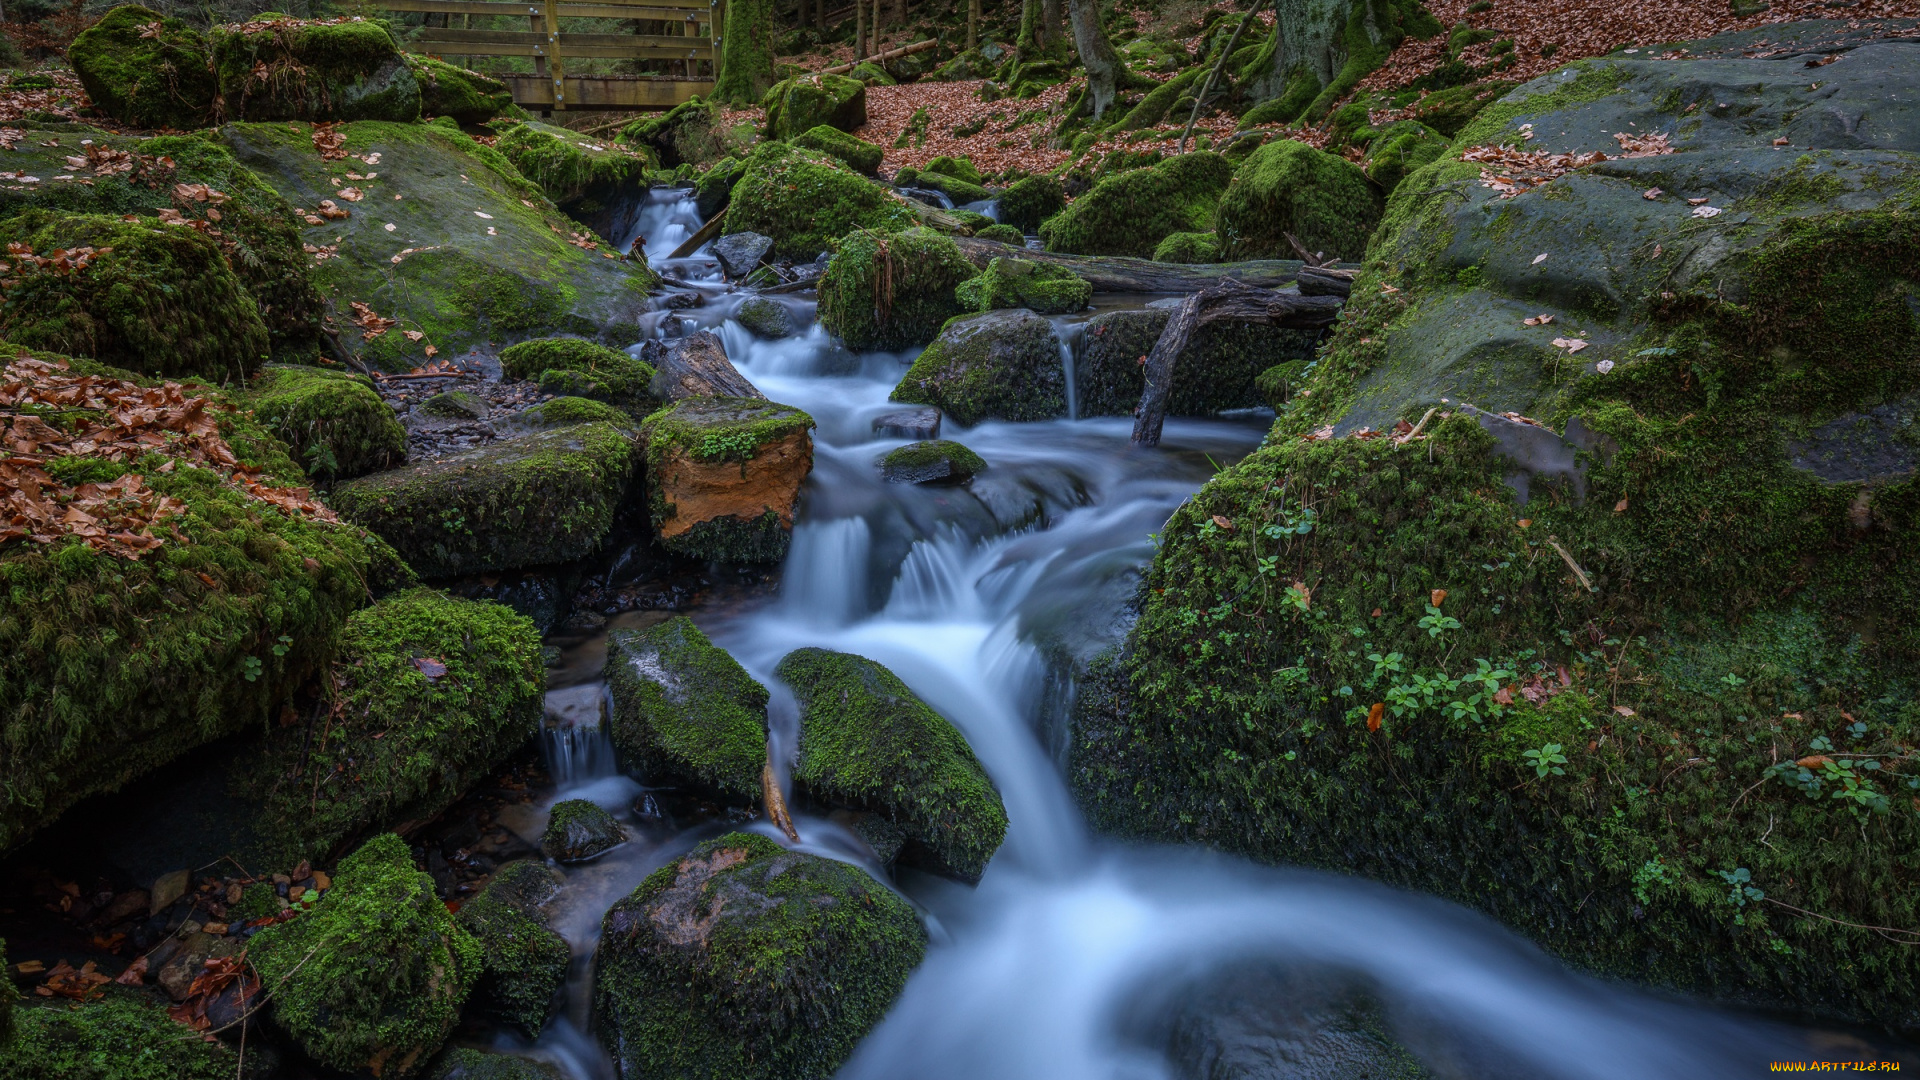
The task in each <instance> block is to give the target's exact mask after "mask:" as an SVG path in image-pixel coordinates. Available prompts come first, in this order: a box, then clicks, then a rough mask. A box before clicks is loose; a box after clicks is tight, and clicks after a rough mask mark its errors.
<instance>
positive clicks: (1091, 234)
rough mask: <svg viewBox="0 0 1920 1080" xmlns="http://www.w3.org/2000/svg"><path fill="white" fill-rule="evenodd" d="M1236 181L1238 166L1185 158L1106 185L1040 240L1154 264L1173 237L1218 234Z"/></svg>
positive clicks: (1207, 157)
mask: <svg viewBox="0 0 1920 1080" xmlns="http://www.w3.org/2000/svg"><path fill="white" fill-rule="evenodd" d="M1232 178H1233V166H1232V164H1230V163H1229V162H1228V161H1227V159H1225V158H1223V157H1221V156H1220V155H1219V154H1215V153H1212V152H1211V151H1196V152H1194V153H1191V154H1181V155H1180V156H1178V157H1173V158H1168V159H1167V160H1165V161H1163V162H1161V163H1160V164H1158V165H1156V166H1154V167H1153V168H1150V169H1133V170H1131V171H1128V172H1123V173H1119V174H1117V175H1114V176H1109V177H1107V178H1106V179H1104V180H1101V181H1100V182H1099V183H1097V184H1095V185H1094V186H1093V190H1091V191H1089V192H1087V193H1086V194H1085V195H1082V196H1081V197H1080V198H1078V199H1075V200H1074V201H1073V204H1072V205H1070V206H1068V207H1067V208H1066V209H1065V210H1062V211H1061V212H1059V213H1057V214H1055V215H1053V216H1052V217H1051V218H1049V219H1048V220H1047V222H1046V224H1044V225H1042V226H1040V236H1041V238H1042V239H1044V240H1046V242H1047V250H1048V251H1064V252H1070V253H1073V254H1076V255H1132V256H1134V257H1136V258H1141V259H1149V258H1152V257H1153V249H1154V248H1155V247H1157V246H1158V245H1159V243H1160V241H1161V240H1164V239H1166V237H1167V236H1168V235H1169V234H1172V233H1177V232H1205V231H1206V230H1208V229H1210V228H1212V227H1213V211H1214V207H1215V206H1216V205H1217V204H1218V203H1219V201H1220V195H1221V193H1222V192H1224V191H1226V190H1227V184H1228V181H1230V180H1231V179H1232ZM1362 183H1365V181H1364V180H1363V181H1362Z"/></svg>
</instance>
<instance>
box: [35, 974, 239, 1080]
mask: <svg viewBox="0 0 1920 1080" xmlns="http://www.w3.org/2000/svg"><path fill="white" fill-rule="evenodd" d="M9 989H11V980H9ZM108 989H109V991H110V992H109V993H108V994H107V996H106V997H104V998H102V999H100V1000H98V1001H93V1002H89V1003H87V1004H85V1005H68V1004H66V1003H64V1002H62V1003H60V1004H55V1005H44V1006H39V1007H33V1006H25V1007H21V1008H18V1009H12V1010H11V1011H12V1012H13V1013H14V1021H13V1023H14V1028H15V1032H14V1038H13V1040H12V1041H11V1042H7V1041H5V1040H0V1071H4V1072H5V1073H6V1075H7V1076H8V1077H9V1078H12V1080H151V1078H154V1077H165V1078H166V1080H231V1078H232V1077H234V1076H237V1075H239V1072H240V1059H239V1057H238V1055H236V1054H234V1052H233V1051H231V1050H229V1049H228V1048H227V1047H226V1045H225V1044H223V1043H218V1042H213V1043H208V1042H202V1041H200V1040H199V1039H195V1038H183V1036H184V1035H189V1034H190V1032H189V1031H188V1029H187V1028H186V1027H184V1026H182V1025H180V1024H177V1023H175V1022H174V1021H173V1018H172V1017H170V1016H168V1015H167V1010H166V1008H165V1007H164V1006H162V1005H160V1004H157V1003H156V1002H155V1001H153V1000H152V999H151V998H149V997H147V996H146V995H145V994H143V993H140V992H137V991H131V990H122V989H120V988H118V987H109V988H108Z"/></svg>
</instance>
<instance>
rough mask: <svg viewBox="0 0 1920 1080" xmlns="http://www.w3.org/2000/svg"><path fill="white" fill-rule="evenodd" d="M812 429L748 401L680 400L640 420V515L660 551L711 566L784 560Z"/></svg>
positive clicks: (796, 413)
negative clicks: (643, 498)
mask: <svg viewBox="0 0 1920 1080" xmlns="http://www.w3.org/2000/svg"><path fill="white" fill-rule="evenodd" d="M812 430H813V417H811V416H808V415H807V414H806V413H803V412H801V411H800V410H799V409H795V408H792V407H791V406H787V405H780V404H777V403H775V402H771V401H765V400H761V399H756V398H726V397H690V398H683V399H681V400H679V401H676V402H674V403H673V405H672V406H671V407H669V408H666V409H663V410H661V411H660V412H657V413H655V414H654V415H652V416H650V417H648V418H647V423H646V427H645V428H644V429H643V431H642V434H641V440H642V442H644V443H645V445H646V455H647V457H646V460H647V509H648V511H649V513H650V514H651V515H652V518H653V530H654V535H656V536H658V537H659V538H660V544H661V546H662V547H665V548H666V549H667V550H668V551H672V552H675V553H677V554H681V555H688V556H692V557H694V558H697V559H708V560H711V561H715V562H733V563H766V562H779V561H780V560H781V559H783V558H785V557H786V554H787V545H788V543H789V542H791V540H792V539H793V509H794V503H795V502H796V501H797V500H798V499H799V497H800V484H801V482H802V481H804V480H805V479H806V478H807V473H809V472H811V471H812V470H813V435H812Z"/></svg>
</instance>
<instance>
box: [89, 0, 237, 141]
mask: <svg viewBox="0 0 1920 1080" xmlns="http://www.w3.org/2000/svg"><path fill="white" fill-rule="evenodd" d="M156 22H158V23H159V24H160V33H159V34H158V35H156V36H154V37H147V36H145V31H146V28H147V27H149V26H151V25H153V24H154V23H156ZM67 58H68V60H69V61H71V62H72V64H73V70H74V73H75V74H77V75H79V76H80V85H82V86H84V87H86V89H87V96H88V97H89V98H91V99H93V103H94V105H95V106H96V107H97V108H98V109H99V110H100V111H101V112H103V113H105V114H107V115H108V116H111V117H113V118H114V119H115V120H119V121H121V122H122V123H126V124H132V125H133V126H135V127H141V128H175V129H178V130H183V131H185V130H191V129H193V128H199V127H205V126H207V125H208V124H210V123H212V122H213V106H214V101H215V99H216V98H217V96H218V83H217V80H216V79H215V77H214V73H213V65H212V61H211V55H210V50H209V47H208V44H207V40H206V38H205V37H203V36H202V35H201V34H200V32H199V31H197V30H195V29H194V28H193V27H192V26H190V25H188V24H187V23H185V22H182V21H181V20H179V19H163V18H162V17H161V15H160V13H159V12H157V11H152V10H149V9H147V8H144V7H140V6H138V5H136V4H123V5H121V6H120V7H117V8H114V9H113V10H112V11H109V12H107V13H106V15H104V16H103V17H102V18H101V19H100V21H99V22H97V23H94V24H93V25H92V26H90V27H88V28H87V29H85V30H83V31H81V32H80V35H79V36H78V37H76V38H74V39H73V44H72V45H71V46H69V47H68V49H67Z"/></svg>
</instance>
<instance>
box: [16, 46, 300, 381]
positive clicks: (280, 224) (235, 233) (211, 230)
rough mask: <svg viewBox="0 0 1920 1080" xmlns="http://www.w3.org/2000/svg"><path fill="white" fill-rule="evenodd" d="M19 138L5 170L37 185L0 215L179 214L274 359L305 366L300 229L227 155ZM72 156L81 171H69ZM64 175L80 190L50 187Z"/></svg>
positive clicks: (143, 143) (269, 191)
mask: <svg viewBox="0 0 1920 1080" xmlns="http://www.w3.org/2000/svg"><path fill="white" fill-rule="evenodd" d="M116 10H124V9H116ZM20 130H21V133H22V137H21V140H20V142H19V144H18V145H16V146H15V147H14V148H13V150H12V151H11V152H10V153H9V154H8V157H7V162H8V168H9V169H12V170H15V171H17V172H20V173H23V174H26V175H31V176H38V177H40V178H42V181H43V182H41V183H37V184H26V183H21V184H6V185H0V217H13V216H14V215H16V214H18V213H19V212H20V211H21V210H25V209H32V208H40V209H45V210H52V211H59V212H62V213H68V214H105V215H109V216H111V217H115V218H123V217H126V216H128V215H139V216H141V217H142V218H145V219H148V222H147V223H149V224H159V223H160V217H159V216H160V215H161V214H162V213H165V214H166V215H167V216H169V217H172V216H174V215H179V217H180V218H181V219H182V220H184V221H187V222H190V223H191V224H190V225H189V226H188V227H189V228H191V229H193V230H195V231H198V232H200V233H201V234H202V235H204V236H205V237H206V238H207V239H209V240H211V241H212V242H213V244H214V245H215V246H216V247H218V248H219V250H220V253H221V254H222V255H223V256H224V257H225V259H226V262H227V266H228V267H229V268H230V269H231V270H232V271H233V274H234V276H235V277H236V278H237V279H238V281H239V285H240V288H241V289H242V290H244V291H245V292H246V293H247V294H249V295H250V296H251V297H252V299H253V302H254V304H255V306H256V307H257V309H258V311H257V313H258V316H259V318H260V321H261V322H262V323H264V324H265V325H266V329H267V335H268V338H269V342H270V345H271V347H272V350H273V352H274V354H275V356H276V357H277V358H280V359H284V360H290V361H293V362H307V363H311V362H312V360H313V359H314V357H315V356H316V354H317V352H318V349H319V341H320V319H321V315H322V314H323V313H324V304H323V303H322V301H321V298H320V294H319V292H318V291H317V290H316V289H315V288H314V285H313V256H311V255H309V254H307V253H306V252H305V251H302V250H301V246H300V245H301V240H300V222H299V220H298V218H297V217H296V216H295V215H294V212H293V205H292V204H291V203H289V202H287V200H286V199H284V198H282V197H281V195H280V193H279V192H277V191H275V190H274V189H273V188H271V187H269V186H268V185H267V184H266V183H265V182H263V181H262V180H261V179H260V178H259V177H258V176H255V175H254V174H253V172H252V170H250V169H248V168H246V167H245V166H243V165H241V164H240V163H239V162H238V161H236V160H234V157H233V155H232V154H230V153H228V152H227V149H226V148H225V147H223V146H221V145H220V144H219V143H216V142H212V141H210V140H208V139H205V138H202V137H199V136H182V135H162V136H159V137H156V138H140V137H137V136H127V135H116V134H113V133H110V132H106V131H97V130H86V131H76V130H74V129H72V128H71V127H68V126H66V125H53V126H36V125H33V124H24V125H22V126H21V128H20ZM81 140H85V143H84V145H82V144H81ZM70 157H84V158H85V159H86V161H87V162H88V164H87V165H86V166H85V167H84V169H76V168H74V167H73V164H72V162H71V161H69V160H68V159H69V158H70ZM63 173H71V174H73V175H77V176H79V177H81V178H82V179H83V180H85V181H86V182H85V183H71V182H69V183H54V182H53V180H52V178H53V177H56V176H60V175H62V174H63ZM173 228H175V229H178V228H180V227H179V226H174V227H173ZM160 265H165V263H161V264H160ZM166 283H167V284H171V282H166ZM175 292H176V294H177V293H178V290H177V289H175ZM164 301H165V298H164V296H163V297H158V298H155V299H154V300H153V301H150V302H152V303H162V302H164ZM197 302H198V301H197V300H196V303H197ZM189 325H191V323H189ZM123 362H124V361H123Z"/></svg>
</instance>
